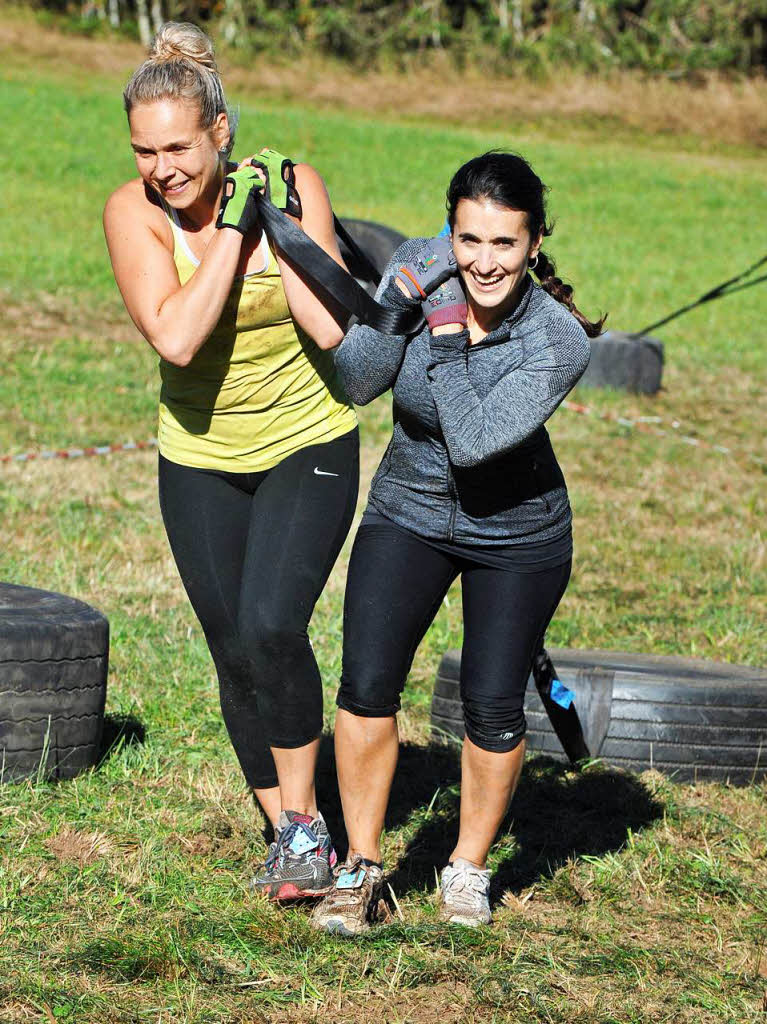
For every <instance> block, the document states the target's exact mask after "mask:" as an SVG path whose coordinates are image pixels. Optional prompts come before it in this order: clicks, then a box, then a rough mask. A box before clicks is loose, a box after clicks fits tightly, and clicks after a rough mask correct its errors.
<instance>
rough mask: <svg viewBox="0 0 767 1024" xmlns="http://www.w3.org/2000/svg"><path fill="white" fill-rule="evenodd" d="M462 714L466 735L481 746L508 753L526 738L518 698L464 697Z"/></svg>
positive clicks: (525, 726)
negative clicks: (510, 699) (502, 699)
mask: <svg viewBox="0 0 767 1024" xmlns="http://www.w3.org/2000/svg"><path fill="white" fill-rule="evenodd" d="M463 716H464V723H465V726H466V735H467V736H468V737H469V739H470V740H471V742H472V743H474V744H475V745H476V746H478V747H480V748H481V749H482V750H489V751H492V752H494V753H499V754H505V753H508V752H509V751H510V750H514V748H515V747H518V746H519V744H520V743H521V742H522V740H523V739H524V738H525V733H526V731H527V721H526V719H525V711H524V706H523V705H522V704H521V703H519V702H517V701H509V702H498V701H497V700H496V701H494V700H491V699H488V700H483V699H482V698H481V697H479V698H477V697H474V698H471V697H464V701H463Z"/></svg>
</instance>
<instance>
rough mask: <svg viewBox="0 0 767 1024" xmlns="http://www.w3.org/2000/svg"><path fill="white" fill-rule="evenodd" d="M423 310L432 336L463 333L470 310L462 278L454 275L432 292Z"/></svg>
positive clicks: (424, 303)
mask: <svg viewBox="0 0 767 1024" xmlns="http://www.w3.org/2000/svg"><path fill="white" fill-rule="evenodd" d="M421 309H422V310H423V315H424V316H425V317H426V323H427V324H428V327H429V330H430V331H431V332H432V334H434V335H440V334H453V333H457V332H459V331H463V330H464V329H465V327H466V320H467V317H468V312H469V310H468V306H467V304H466V293H465V292H464V290H463V285H462V284H461V279H460V277H458V275H457V274H454V275H452V276H451V277H449V278H448V279H447V281H444V282H443V283H442V284H441V285H440V286H439V288H435V290H434V291H433V292H430V293H429V294H428V295H427V296H426V298H425V299H424V300H423V302H422V303H421Z"/></svg>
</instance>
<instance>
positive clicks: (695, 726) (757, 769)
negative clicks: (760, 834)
mask: <svg viewBox="0 0 767 1024" xmlns="http://www.w3.org/2000/svg"><path fill="white" fill-rule="evenodd" d="M549 654H550V655H551V660H552V661H553V663H554V666H555V668H556V669H557V675H558V678H559V679H560V680H561V682H562V683H563V684H564V685H565V686H566V687H567V688H568V689H570V690H572V691H573V692H574V693H575V706H576V709H577V711H578V714H579V717H580V720H581V724H582V726H583V731H584V734H585V737H586V742H587V744H588V747H589V750H590V752H591V755H592V757H601V758H603V759H604V760H605V761H607V762H608V763H609V764H611V765H615V766H619V767H624V768H628V769H630V770H632V771H643V770H645V769H647V768H655V769H657V770H658V771H661V772H663V773H664V774H667V775H672V776H673V777H674V778H675V779H676V780H678V781H694V780H698V779H700V780H705V779H722V780H728V781H730V782H732V783H735V784H739V785H745V784H748V783H750V782H754V781H757V780H760V779H763V778H764V777H765V776H767V672H765V670H764V669H758V668H750V667H748V666H745V665H726V664H722V663H717V662H709V661H702V660H700V659H695V658H672V657H662V656H659V655H658V656H656V655H642V654H623V653H621V652H619V651H573V650H567V649H560V650H550V651H549ZM460 664H461V662H460V654H459V653H458V652H457V651H448V652H447V654H445V656H444V657H443V659H442V661H441V663H440V666H439V669H438V670H437V681H436V684H435V687H434V697H433V699H432V713H431V721H432V735H433V736H434V737H435V738H439V737H442V738H444V737H445V736H450V735H452V736H454V737H462V736H463V714H462V710H461V701H460V693H459V678H460ZM525 713H526V717H527V726H528V731H527V744H528V748H529V749H530V750H533V751H537V752H540V753H546V754H549V755H551V756H552V757H555V758H558V759H564V756H565V755H564V753H563V751H562V747H561V745H560V743H559V740H558V739H557V738H556V736H555V735H554V732H553V731H552V728H551V724H550V722H549V720H548V716H547V715H546V712H545V711H544V708H543V704H542V703H541V700H540V697H539V696H538V692H537V690H536V689H535V685H534V683H533V679H532V676H531V677H530V680H529V681H528V686H527V695H526V709H525Z"/></svg>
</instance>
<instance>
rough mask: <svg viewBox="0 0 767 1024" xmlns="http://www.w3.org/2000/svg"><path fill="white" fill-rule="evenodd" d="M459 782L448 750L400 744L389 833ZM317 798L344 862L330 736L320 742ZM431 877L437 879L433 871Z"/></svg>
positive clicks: (453, 757)
mask: <svg viewBox="0 0 767 1024" xmlns="http://www.w3.org/2000/svg"><path fill="white" fill-rule="evenodd" d="M459 778H460V765H459V762H458V758H457V757H456V754H455V752H454V751H453V750H451V749H450V748H449V747H446V746H443V745H441V744H440V745H436V744H432V745H431V746H429V747H421V746H417V745H415V744H411V743H405V744H401V745H400V751H399V762H398V764H397V772H396V775H395V776H394V785H393V786H392V792H391V796H390V798H389V808H388V810H387V812H386V827H387V829H394V828H399V827H401V826H402V825H404V824H405V823H406V822H407V821H409V820H410V819H411V818H412V817H413V815H414V814H416V815H417V814H418V813H421V814H423V813H424V812H425V811H426V809H427V808H428V806H429V804H430V803H431V800H432V797H433V796H434V794H435V793H436V792H437V790H441V789H442V788H443V787H444V786H445V785H450V784H455V783H457V782H458V780H459ZM317 798H318V803H319V805H320V807H321V809H322V813H323V816H324V818H325V821H326V822H327V825H328V828H329V830H330V834H331V836H332V837H333V845H334V846H335V848H336V852H337V853H338V855H339V857H341V858H343V857H345V856H346V850H347V845H348V842H347V837H346V829H345V827H344V820H343V813H342V810H341V798H340V796H339V793H338V780H337V778H336V761H335V754H334V751H333V737H332V736H328V735H323V737H322V739H321V741H320V753H319V758H318V761H317ZM431 877H432V879H433V877H434V872H433V871H432V875H431Z"/></svg>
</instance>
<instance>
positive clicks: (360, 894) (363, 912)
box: [310, 856, 383, 938]
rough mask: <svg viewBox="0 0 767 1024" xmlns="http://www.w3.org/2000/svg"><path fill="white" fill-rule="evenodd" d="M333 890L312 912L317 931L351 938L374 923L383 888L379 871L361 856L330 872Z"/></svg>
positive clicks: (312, 922)
mask: <svg viewBox="0 0 767 1024" xmlns="http://www.w3.org/2000/svg"><path fill="white" fill-rule="evenodd" d="M334 875H335V879H334V883H333V888H332V889H331V890H330V892H329V893H328V895H327V896H326V897H325V899H324V900H323V901H322V902H321V903H318V904H317V906H316V907H315V908H314V910H313V911H312V915H311V918H310V920H311V924H312V927H313V928H316V929H317V930H318V931H325V932H329V933H330V934H331V935H343V936H345V937H346V938H353V937H354V936H355V935H359V934H360V933H361V932H365V931H367V930H368V928H370V926H371V924H373V923H374V922H375V919H376V915H377V913H378V900H379V898H380V896H381V890H382V888H383V869H382V868H381V867H380V866H379V865H378V864H372V863H370V861H366V860H364V858H362V857H359V856H357V857H353V858H352V859H351V860H348V861H347V862H346V863H345V864H342V865H340V866H339V867H337V868H336V870H335V871H334Z"/></svg>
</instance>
